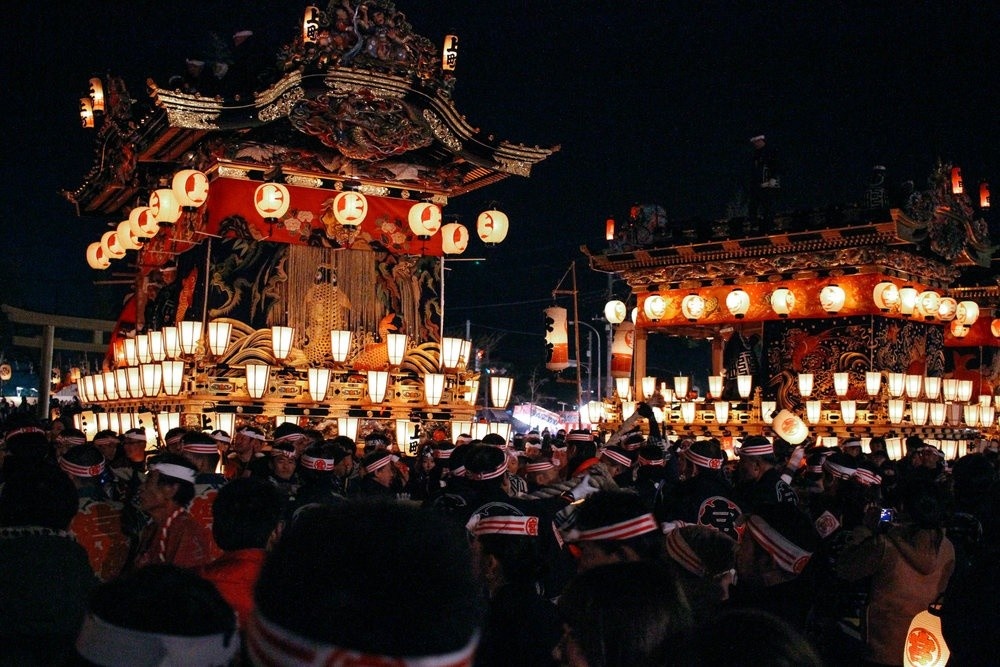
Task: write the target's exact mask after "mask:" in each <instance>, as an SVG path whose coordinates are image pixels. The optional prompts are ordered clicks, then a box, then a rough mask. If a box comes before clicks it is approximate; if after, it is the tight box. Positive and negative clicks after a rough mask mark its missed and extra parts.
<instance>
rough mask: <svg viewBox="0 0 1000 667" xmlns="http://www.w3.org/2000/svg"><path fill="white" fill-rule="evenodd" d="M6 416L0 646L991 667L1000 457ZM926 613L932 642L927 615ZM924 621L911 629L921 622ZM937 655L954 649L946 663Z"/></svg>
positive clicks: (95, 658) (43, 657)
mask: <svg viewBox="0 0 1000 667" xmlns="http://www.w3.org/2000/svg"><path fill="white" fill-rule="evenodd" d="M637 414H638V415H641V416H642V417H645V418H646V419H647V420H648V422H649V424H648V428H647V429H643V430H640V429H639V428H637V427H635V425H634V424H631V425H629V427H626V428H623V429H622V430H620V431H619V432H617V433H614V434H612V435H611V436H610V437H609V438H608V439H607V440H606V441H604V442H601V441H599V440H597V439H595V436H594V434H593V433H592V432H590V431H589V430H570V431H569V432H565V431H559V432H558V433H556V434H554V435H551V436H550V435H548V434H546V435H545V437H542V436H541V435H540V434H538V433H534V432H532V433H527V434H521V435H518V436H515V437H514V438H513V439H512V441H510V442H507V441H506V440H505V439H504V438H503V437H501V436H498V435H495V434H492V435H488V436H486V437H484V438H483V439H482V440H473V439H472V438H471V437H469V436H467V435H463V436H460V437H459V438H457V439H456V441H455V442H450V441H449V440H448V439H447V438H445V437H444V433H442V432H436V433H435V434H434V436H433V437H430V438H428V440H427V441H425V442H422V443H420V444H419V445H418V446H417V447H416V448H414V449H413V450H410V449H409V447H406V448H404V449H405V450H406V451H407V452H412V454H410V455H404V453H403V452H401V451H400V449H399V448H398V447H397V446H396V444H395V443H393V442H392V438H391V437H390V436H389V435H388V434H384V433H381V432H379V431H374V432H371V433H369V434H367V435H365V436H364V438H363V439H362V440H361V441H360V442H357V443H356V442H355V441H354V440H352V439H350V438H347V437H345V436H337V437H333V438H325V437H324V436H323V434H322V433H319V432H317V431H311V430H308V429H305V428H302V427H300V426H298V425H296V424H292V423H286V424H282V425H281V426H278V427H277V428H275V429H274V430H273V432H270V433H265V432H263V431H262V430H261V429H259V428H256V427H254V426H251V425H246V426H241V427H239V428H237V429H236V432H235V433H232V434H229V433H225V432H222V431H214V432H208V431H203V430H198V429H195V428H184V427H179V428H176V429H172V430H171V431H168V432H167V433H164V434H162V438H160V439H158V440H157V442H158V444H159V445H160V446H159V447H158V448H157V449H156V450H155V451H154V450H150V451H147V447H148V443H149V441H150V435H151V434H149V433H147V432H146V430H145V429H142V428H135V429H131V430H129V431H127V432H125V433H115V432H112V431H101V432H99V433H96V434H95V435H93V436H92V437H89V438H88V437H87V436H86V435H85V434H84V433H83V432H81V431H78V430H76V429H74V428H72V427H70V426H68V425H66V424H62V423H59V422H53V423H52V424H48V425H43V424H40V423H36V422H34V421H32V420H31V419H30V418H29V417H28V416H26V415H23V416H20V417H19V418H12V419H10V420H8V423H7V424H6V429H5V435H4V439H3V444H2V446H0V458H2V467H0V484H2V489H0V572H2V574H0V646H2V649H0V663H2V664H17V665H31V664H44V665H59V664H89V665H239V664H254V665H293V664H330V665H361V664H364V665H400V666H403V665H413V666H431V665H440V666H452V665H454V666H456V667H457V666H459V665H470V666H471V665H476V666H483V667H488V666H493V665H497V666H499V665H525V666H529V667H530V666H535V665H539V666H545V665H573V666H588V665H589V666H591V667H598V666H604V667H611V666H615V665H620V666H622V667H625V666H630V667H631V666H645V665H649V666H653V665H720V666H721V665H807V666H808V665H824V664H826V665H857V664H872V665H902V664H904V650H905V651H908V652H909V655H908V656H907V658H908V659H909V660H910V662H909V663H907V664H922V665H932V664H939V663H934V662H931V660H932V659H939V658H941V656H942V655H943V652H944V651H945V650H946V649H945V644H944V641H946V642H947V650H950V655H951V658H950V660H951V661H950V662H949V663H948V664H954V665H987V664H995V660H994V658H993V657H992V655H991V653H990V646H989V645H988V644H989V642H990V641H991V637H992V635H993V632H994V631H995V630H997V629H998V625H1000V614H997V609H996V602H995V600H996V599H997V598H998V594H1000V576H998V575H1000V558H998V557H1000V523H998V519H1000V484H998V463H1000V458H998V452H997V450H996V446H995V445H996V443H995V442H994V443H992V445H991V446H990V447H987V448H986V450H985V451H984V452H981V453H976V454H969V455H966V456H963V457H961V458H959V459H958V460H956V461H953V462H945V461H944V460H943V456H942V455H941V453H940V451H939V450H937V449H936V448H934V447H931V446H929V445H927V444H925V443H924V442H923V441H921V440H920V438H918V437H916V436H912V437H910V438H909V439H908V440H907V442H906V445H907V453H906V456H905V457H904V459H903V460H900V461H892V460H889V459H888V457H887V456H886V453H885V446H884V445H885V443H884V442H882V441H881V440H880V439H879V438H873V439H872V440H871V443H870V452H862V447H861V442H860V440H855V439H845V440H843V441H842V442H841V443H840V445H839V446H838V447H837V448H825V447H818V446H815V445H813V444H812V443H811V442H809V441H807V442H806V443H803V444H802V445H799V446H795V447H793V446H791V445H790V444H788V443H786V442H784V441H782V440H780V439H768V438H764V437H761V436H747V437H744V438H742V440H741V442H740V446H739V447H738V448H737V450H736V452H737V453H738V458H736V459H735V460H733V459H732V458H731V457H730V456H729V455H727V452H726V451H725V450H724V449H723V448H722V446H721V444H720V443H719V442H718V441H717V440H714V439H710V438H704V439H693V440H678V441H676V442H670V441H669V440H668V439H665V438H662V437H661V435H660V431H659V428H658V426H657V424H656V422H655V419H654V418H653V412H652V410H651V409H650V408H649V406H645V405H640V406H639V410H638V413H637ZM929 609H930V610H933V612H934V614H935V615H936V616H938V617H939V619H940V623H941V628H942V634H941V636H937V635H935V634H933V633H930V634H928V633H927V632H926V631H923V632H924V634H919V632H921V631H922V630H920V629H919V628H918V630H916V631H914V630H911V629H910V624H911V621H912V620H913V619H914V617H915V616H917V615H918V614H921V613H922V612H927V611H928V610H929ZM914 633H917V634H914ZM940 664H943V663H940Z"/></svg>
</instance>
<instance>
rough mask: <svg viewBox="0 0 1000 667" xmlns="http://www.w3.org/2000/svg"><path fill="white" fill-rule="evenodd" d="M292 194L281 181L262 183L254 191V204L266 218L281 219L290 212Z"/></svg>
mask: <svg viewBox="0 0 1000 667" xmlns="http://www.w3.org/2000/svg"><path fill="white" fill-rule="evenodd" d="M291 203H292V196H291V194H289V192H288V188H286V187H285V186H284V185H282V184H281V183H261V184H260V185H258V186H257V189H256V190H254V193H253V205H254V208H256V209H257V213H258V215H260V217H262V218H264V220H267V221H268V222H270V221H275V220H280V219H281V217H282V216H284V215H285V214H286V213H288V207H289V206H290V205H291Z"/></svg>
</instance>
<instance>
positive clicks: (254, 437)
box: [236, 429, 267, 440]
mask: <svg viewBox="0 0 1000 667" xmlns="http://www.w3.org/2000/svg"><path fill="white" fill-rule="evenodd" d="M236 435H242V436H243V437H244V438H250V439H252V440H267V438H265V437H264V434H263V433H254V432H253V431H250V430H248V429H243V430H242V431H238V432H237V433H236Z"/></svg>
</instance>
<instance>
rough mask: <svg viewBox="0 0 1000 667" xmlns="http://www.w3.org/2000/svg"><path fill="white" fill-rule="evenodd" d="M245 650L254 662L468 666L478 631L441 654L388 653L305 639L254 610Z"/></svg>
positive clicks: (361, 666) (355, 666)
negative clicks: (410, 654)
mask: <svg viewBox="0 0 1000 667" xmlns="http://www.w3.org/2000/svg"><path fill="white" fill-rule="evenodd" d="M246 641H247V651H248V653H249V654H250V661H251V662H252V663H253V664H255V665H315V666H316V667H470V666H471V665H472V659H473V657H474V656H475V653H476V647H477V646H478V645H479V633H478V632H477V633H475V634H473V635H472V637H470V638H469V641H468V643H466V645H465V646H463V647H462V648H460V649H458V650H457V651H453V652H452V653H446V654H443V655H425V656H388V655H374V654H370V653H363V652H361V651H356V650H354V649H350V648H343V647H341V646H334V645H332V644H325V643H323V642H320V641H316V640H315V639H307V638H306V637H302V636H301V635H297V634H295V633H294V632H291V631H290V630H286V629H285V628H282V627H281V626H279V625H277V624H275V623H272V622H270V621H268V620H267V619H266V618H264V617H263V615H261V613H260V612H259V611H257V610H254V612H253V613H252V614H251V615H250V618H249V619H248V623H247V631H246Z"/></svg>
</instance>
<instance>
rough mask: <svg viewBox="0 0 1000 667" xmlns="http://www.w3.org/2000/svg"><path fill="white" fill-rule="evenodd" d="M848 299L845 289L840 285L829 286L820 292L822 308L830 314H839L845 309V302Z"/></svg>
mask: <svg viewBox="0 0 1000 667" xmlns="http://www.w3.org/2000/svg"><path fill="white" fill-rule="evenodd" d="M846 298H847V296H846V294H845V293H844V288H843V287H841V286H840V285H827V286H826V287H824V288H823V289H821V290H820V292H819V305H820V307H821V308H822V309H823V310H824V311H826V312H827V313H830V314H831V315H832V314H834V313H839V312H840V310H841V309H842V308H843V307H844V300H845V299H846Z"/></svg>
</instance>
